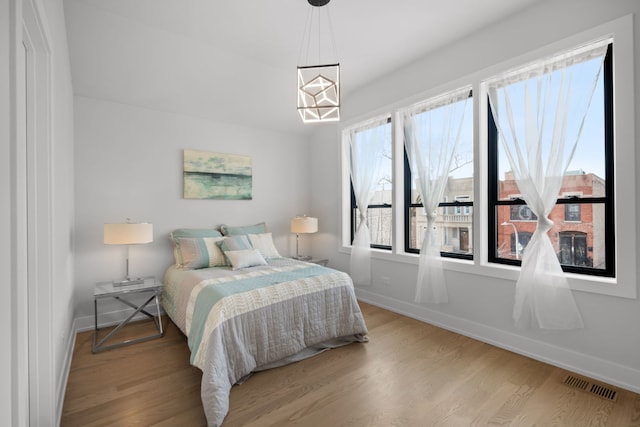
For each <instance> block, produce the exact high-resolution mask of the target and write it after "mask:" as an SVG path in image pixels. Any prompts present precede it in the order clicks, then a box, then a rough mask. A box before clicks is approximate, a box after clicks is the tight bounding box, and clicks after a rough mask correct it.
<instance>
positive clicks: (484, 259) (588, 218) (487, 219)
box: [340, 16, 638, 298]
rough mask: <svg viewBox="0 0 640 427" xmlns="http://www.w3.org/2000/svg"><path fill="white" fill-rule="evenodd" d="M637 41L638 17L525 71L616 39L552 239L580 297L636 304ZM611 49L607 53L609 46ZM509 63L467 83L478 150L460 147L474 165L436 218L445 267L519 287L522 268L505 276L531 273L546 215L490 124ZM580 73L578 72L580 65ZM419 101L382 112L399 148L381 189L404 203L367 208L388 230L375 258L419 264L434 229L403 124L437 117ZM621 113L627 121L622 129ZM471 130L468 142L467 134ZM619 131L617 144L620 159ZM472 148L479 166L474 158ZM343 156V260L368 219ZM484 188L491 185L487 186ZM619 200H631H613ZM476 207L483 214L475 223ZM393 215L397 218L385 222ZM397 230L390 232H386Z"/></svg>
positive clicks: (558, 200) (577, 40)
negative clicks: (493, 90) (497, 79)
mask: <svg viewBox="0 0 640 427" xmlns="http://www.w3.org/2000/svg"><path fill="white" fill-rule="evenodd" d="M610 35H613V36H612V37H611V36H610ZM633 35H634V32H633V19H632V16H626V17H622V18H619V19H616V20H615V21H612V22H610V23H607V24H605V25H602V26H598V28H593V29H590V30H587V31H585V32H582V33H580V34H576V35H575V37H571V38H570V39H563V40H558V41H557V43H554V44H553V45H548V46H543V47H541V48H540V49H538V50H536V51H531V52H526V53H525V52H523V54H524V55H523V57H524V58H525V60H524V61H522V62H521V63H522V64H524V63H525V62H528V63H531V62H530V61H536V60H538V61H537V62H538V63H540V62H541V61H539V59H540V58H546V59H547V60H548V59H551V58H554V56H553V55H554V54H556V53H557V52H558V51H559V50H565V52H570V49H573V50H574V51H575V49H574V48H575V46H577V45H580V46H589V45H590V44H591V42H592V41H593V40H604V38H606V37H611V39H610V42H611V46H610V47H609V51H608V52H607V54H606V57H605V61H604V69H603V71H602V72H601V75H600V78H599V80H598V81H597V86H596V90H595V95H594V96H593V99H592V101H591V107H590V109H589V114H588V115H587V117H586V119H585V123H584V129H583V131H582V138H581V139H580V141H579V143H578V146H577V149H576V155H575V156H574V161H573V162H572V163H571V164H570V165H569V166H568V167H567V168H566V171H565V173H564V177H563V185H562V188H560V189H559V190H558V194H557V195H555V196H553V195H552V196H551V197H550V198H551V199H552V201H553V203H555V205H554V206H553V208H552V209H551V212H550V218H551V219H552V221H553V223H554V225H553V229H552V230H551V231H550V232H549V234H548V237H549V238H550V240H551V244H552V246H553V249H554V252H555V255H556V256H557V259H558V260H560V262H561V264H562V265H563V269H564V270H565V271H566V272H569V273H574V274H568V275H567V277H568V279H569V282H570V286H571V288H572V289H577V290H582V291H587V292H593V293H599V294H606V295H615V296H621V297H627V298H635V297H636V296H637V286H636V284H637V279H636V276H637V270H636V269H635V268H630V267H628V266H632V265H635V262H636V259H637V258H638V256H637V254H638V251H637V247H636V246H637V241H636V239H635V236H636V234H637V232H638V231H637V214H636V212H637V206H638V203H637V200H636V198H637V195H638V189H637V185H636V184H637V183H636V180H635V179H633V177H631V176H629V174H628V173H627V171H630V170H634V168H635V167H636V166H637V165H636V164H635V162H636V159H637V156H636V155H635V154H634V153H635V150H637V149H636V148H635V146H634V144H633V141H636V140H637V137H636V131H635V130H636V126H635V118H636V116H637V114H633V112H634V111H636V110H637V109H636V108H635V98H634V92H633V91H629V90H628V88H629V87H632V86H633V84H634V78H635V75H634V74H633V64H634V49H633V41H634V37H633ZM603 45H606V41H605V42H604V43H603ZM508 63H509V65H504V64H496V65H495V66H492V67H491V69H490V70H488V69H483V70H478V71H475V70H470V74H467V75H466V76H464V77H463V79H464V81H463V84H469V88H471V85H473V87H474V88H475V87H477V88H478V89H477V91H474V95H475V96H474V97H473V98H468V99H469V105H468V110H467V111H468V114H466V115H465V117H466V119H468V120H469V123H468V124H467V125H465V127H464V129H465V130H463V136H461V143H460V147H462V145H463V144H465V143H466V144H467V148H468V149H466V150H461V149H459V150H458V151H459V152H458V153H457V155H456V157H455V158H454V161H457V162H458V163H457V164H459V165H460V164H465V160H468V162H467V163H466V165H465V167H462V168H459V169H457V170H454V171H453V172H452V173H451V174H450V175H449V176H448V180H447V183H446V188H445V191H444V194H443V196H442V198H441V200H440V202H439V203H438V206H437V207H436V208H434V211H435V212H437V217H438V218H437V220H438V221H439V222H438V225H439V227H438V228H439V230H438V235H437V238H438V242H439V243H440V244H441V251H440V254H441V255H442V256H443V258H444V257H446V259H443V266H444V268H445V269H447V270H453V271H460V272H464V273H467V274H470V275H474V274H483V275H484V274H491V275H495V276H496V277H501V278H504V279H507V280H513V279H516V278H517V277H518V271H517V269H513V268H502V267H503V266H504V265H511V266H518V265H520V260H521V259H522V258H521V257H522V255H523V254H525V253H526V251H527V250H531V249H532V248H531V247H530V246H529V243H530V242H529V239H530V238H531V237H533V233H534V230H535V228H536V225H537V221H538V218H537V216H536V215H534V211H536V210H535V209H533V207H531V206H527V204H526V202H525V201H524V199H523V196H522V193H523V192H524V191H522V190H520V189H519V188H518V186H517V185H516V182H515V179H514V175H513V174H509V173H510V172H511V171H510V167H509V162H508V161H507V159H505V158H504V153H503V152H502V149H501V147H500V145H501V142H500V140H499V139H498V134H497V130H496V126H491V125H492V123H493V116H492V115H491V110H490V106H489V102H488V99H487V98H488V97H487V96H486V95H485V94H486V93H487V92H488V91H485V89H486V86H485V84H486V83H487V82H488V81H489V79H492V78H493V77H492V75H493V76H497V75H498V74H499V73H500V75H505V74H506V73H507V72H508V71H507V69H508V68H510V67H512V65H513V64H514V63H513V61H508ZM574 64H575V65H576V66H578V67H579V66H581V61H576V62H575V63H574ZM516 77H518V76H516ZM520 79H521V77H520ZM614 80H615V87H614ZM507 83H509V82H507ZM578 83H579V82H578ZM444 84H445V85H447V86H448V87H449V88H450V89H454V88H456V87H461V86H462V85H461V84H460V80H457V81H456V82H444ZM426 86H427V87H428V83H426ZM442 92H443V91H440V90H439V91H438V92H433V91H430V92H429V93H430V95H429V96H423V97H422V99H426V100H427V101H425V102H423V103H421V104H422V105H423V107H424V106H425V105H426V104H428V101H430V100H433V99H434V96H431V95H436V96H437V95H439V94H440V93H442ZM478 94H481V95H482V96H479V95H478ZM440 98H442V97H440ZM414 101H415V97H413V96H412V97H411V98H410V99H408V100H407V104H406V105H404V106H400V107H397V108H394V109H392V110H390V113H389V114H386V115H384V116H383V115H381V114H377V115H375V116H376V120H378V122H379V124H384V123H380V120H381V119H382V120H383V121H384V120H386V122H388V121H389V120H392V121H393V124H392V127H393V129H392V131H391V133H390V137H391V141H390V142H389V146H390V147H391V148H390V149H389V150H388V151H389V152H392V153H393V156H391V154H386V155H385V156H386V157H385V156H382V157H385V158H386V159H387V160H388V161H389V166H388V167H387V170H392V171H393V174H390V175H389V176H390V177H391V179H390V180H387V181H386V182H385V184H384V191H383V190H382V184H380V185H379V188H378V191H380V192H384V193H387V194H389V196H390V195H391V194H393V199H391V198H387V199H386V201H382V200H383V199H381V198H374V199H373V200H372V202H371V204H368V206H371V212H370V213H369V212H368V213H367V215H368V216H372V217H373V216H378V217H380V219H381V220H380V221H378V222H376V219H375V218H370V221H371V223H372V224H374V226H373V227H372V228H373V229H375V230H382V231H380V232H379V233H378V236H375V235H373V233H374V231H371V232H370V233H368V235H369V234H371V235H372V236H373V238H372V240H371V242H372V244H373V246H374V247H375V248H384V249H385V250H376V251H374V252H373V255H372V256H373V258H377V259H383V260H385V261H389V262H406V263H411V264H415V263H417V262H418V258H417V257H416V256H415V255H416V254H418V253H419V252H420V248H421V247H422V239H423V233H424V226H425V225H426V224H425V212H424V207H423V203H422V202H423V200H422V199H421V198H420V197H419V195H418V189H417V186H416V181H415V178H414V177H413V176H412V175H411V170H410V166H409V163H408V159H407V154H406V151H405V146H406V144H405V140H404V139H403V131H404V130H405V129H404V126H403V125H404V122H403V119H404V116H405V115H406V114H407V113H408V112H413V113H427V115H429V114H428V111H431V110H433V109H437V108H423V109H422V110H418V111H416V105H420V104H414ZM471 103H473V108H472V106H471ZM395 105H398V104H395ZM614 106H615V108H614ZM614 110H615V112H616V113H617V114H616V116H615V120H614V116H613V114H614ZM476 113H477V114H478V117H473V116H472V114H476ZM372 117H373V116H372ZM389 117H390V118H389ZM434 117H435V116H434ZM476 118H477V119H478V120H475V119H476ZM472 119H473V120H472ZM386 122H385V123H386ZM472 123H473V124H472ZM370 125H371V123H369V124H367V123H366V122H364V121H362V120H360V121H357V122H351V123H348V124H347V125H346V127H343V128H342V131H343V133H342V136H343V140H342V142H343V148H345V147H348V137H349V135H348V133H346V132H348V131H352V130H354V129H355V130H356V131H360V132H361V131H363V130H365V128H366V127H367V126H370ZM476 125H479V129H473V128H474V127H475V126H476ZM466 129H468V131H467V130H466ZM467 132H468V136H464V135H465V134H466V133H467ZM614 134H615V136H616V141H617V144H616V147H615V148H616V149H615V151H614V150H613V143H614V141H613V135H614ZM473 144H475V148H474V149H475V154H476V155H479V157H478V159H479V160H480V161H477V160H476V159H473V156H472V153H473V151H472V146H474V145H473ZM465 156H466V157H465ZM342 159H343V163H342V180H341V184H342V185H341V208H342V209H341V221H340V225H341V233H340V237H341V243H342V245H341V251H343V252H344V253H349V252H350V251H351V250H352V247H351V245H352V241H353V233H354V230H355V227H356V225H357V224H358V222H359V219H358V217H357V215H358V213H359V212H358V210H357V209H356V208H355V207H356V203H355V202H354V195H353V189H352V186H351V182H350V176H349V170H350V169H349V161H350V160H349V151H348V150H343V152H342ZM614 166H615V169H614ZM614 178H615V186H614ZM391 181H393V182H391ZM478 184H481V187H480V188H478ZM391 188H393V190H391ZM614 190H615V193H614ZM615 194H618V195H622V197H618V198H615V200H614V196H615ZM480 196H482V198H483V199H482V201H483V202H485V201H486V203H483V205H482V212H481V214H482V215H477V213H478V211H477V208H478V205H477V203H476V200H477V197H480ZM467 197H468V198H467ZM614 201H615V203H616V209H615V210H614ZM392 204H393V205H392ZM474 207H475V208H476V215H473V214H474ZM383 212H386V213H387V214H386V215H383V214H382V213H383ZM467 220H468V222H467ZM445 222H446V223H445ZM622 226H624V230H623V234H622V235H620V236H616V233H617V230H616V229H617V228H619V227H622ZM514 227H515V231H517V237H516V234H515V232H514ZM389 229H391V231H383V230H389ZM479 231H481V232H479ZM396 233H397V234H396ZM578 233H583V234H578ZM582 236H584V237H582ZM629 236H633V237H631V238H629ZM516 242H517V243H518V244H516ZM583 254H584V255H583ZM450 257H457V258H461V259H465V260H467V262H459V260H458V259H454V260H452V259H451V258H450ZM594 276H600V277H594Z"/></svg>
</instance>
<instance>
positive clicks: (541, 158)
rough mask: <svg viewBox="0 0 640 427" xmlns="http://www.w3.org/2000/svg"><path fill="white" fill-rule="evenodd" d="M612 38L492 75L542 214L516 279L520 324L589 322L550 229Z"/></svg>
mask: <svg viewBox="0 0 640 427" xmlns="http://www.w3.org/2000/svg"><path fill="white" fill-rule="evenodd" d="M607 44H608V41H602V42H598V43H595V44H591V45H589V46H585V47H581V48H580V49H575V50H573V51H571V52H567V53H566V54H563V55H560V56H556V57H553V58H550V59H549V60H547V61H544V62H540V63H536V64H533V65H530V66H527V67H523V68H521V69H518V70H515V71H513V72H510V73H506V74H505V75H502V76H498V77H497V78H496V79H495V80H493V81H489V82H487V89H488V93H489V100H490V103H491V109H492V112H493V116H494V119H495V123H496V126H497V128H498V133H499V138H500V141H501V144H502V149H503V152H504V154H505V156H506V158H507V159H508V163H509V166H510V168H511V170H512V171H513V174H514V177H515V180H516V184H517V185H518V189H519V191H520V193H521V194H522V197H523V199H524V200H525V202H526V203H527V205H528V206H529V208H530V209H531V211H532V212H533V213H534V214H535V215H536V216H537V217H538V222H537V225H536V229H535V231H534V233H533V235H532V236H531V240H530V241H529V243H528V244H527V249H526V251H525V253H524V256H523V259H522V267H521V270H520V277H519V279H518V282H517V284H516V294H515V305H514V309H513V318H514V320H515V323H516V325H517V326H519V327H539V328H542V329H577V328H581V327H583V322H582V317H581V315H580V312H579V310H578V308H577V306H576V303H575V301H574V299H573V295H572V293H571V289H570V288H569V284H568V282H567V279H566V277H565V275H564V273H563V271H562V268H561V267H560V262H559V261H558V257H557V256H556V252H555V250H554V248H553V245H552V243H551V240H550V239H549V236H548V235H547V232H548V231H549V230H550V229H551V228H552V227H553V222H552V221H551V220H550V219H549V218H548V215H549V213H550V212H551V209H552V208H553V207H554V205H555V204H556V199H557V198H558V195H559V191H560V188H561V186H562V181H563V175H564V173H565V172H566V170H567V167H568V166H569V163H570V162H571V159H572V157H573V155H574V153H575V150H576V146H577V144H578V141H579V139H580V134H581V131H582V127H583V125H584V120H585V117H586V114H587V111H588V109H589V105H590V103H591V98H592V96H593V93H594V90H595V87H596V83H597V81H598V78H599V75H600V72H601V69H602V60H603V58H604V56H605V54H606V50H607ZM575 64H581V66H580V67H577V66H573V65H575ZM584 82H587V84H586V85H585V84H584ZM585 86H587V87H588V89H587V90H585V89H584V88H585ZM574 87H576V88H580V89H579V90H575V89H574Z"/></svg>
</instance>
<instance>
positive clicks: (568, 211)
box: [564, 204, 582, 222]
mask: <svg viewBox="0 0 640 427" xmlns="http://www.w3.org/2000/svg"><path fill="white" fill-rule="evenodd" d="M581 212H582V205H573V204H571V205H564V220H565V222H580V218H581V214H580V213H581Z"/></svg>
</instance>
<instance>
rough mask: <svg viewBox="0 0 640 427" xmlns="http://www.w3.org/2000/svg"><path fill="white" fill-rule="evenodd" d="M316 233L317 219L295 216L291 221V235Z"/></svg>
mask: <svg viewBox="0 0 640 427" xmlns="http://www.w3.org/2000/svg"><path fill="white" fill-rule="evenodd" d="M316 231H318V218H314V217H311V216H297V217H295V218H293V219H292V220H291V232H292V233H315V232H316Z"/></svg>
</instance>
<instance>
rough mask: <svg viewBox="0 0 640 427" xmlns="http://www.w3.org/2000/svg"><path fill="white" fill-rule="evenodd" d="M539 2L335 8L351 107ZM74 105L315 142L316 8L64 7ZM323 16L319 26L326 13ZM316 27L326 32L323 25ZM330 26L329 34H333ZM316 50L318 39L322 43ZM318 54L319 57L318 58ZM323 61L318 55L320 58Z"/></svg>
mask: <svg viewBox="0 0 640 427" xmlns="http://www.w3.org/2000/svg"><path fill="white" fill-rule="evenodd" d="M536 1H540V0H482V1H479V0H446V1H444V0H397V1H389V0H333V1H332V2H330V3H329V5H328V6H325V7H324V8H322V9H323V10H318V9H315V10H316V12H321V13H320V16H322V17H323V18H322V19H325V18H324V16H325V14H326V12H327V10H326V9H327V8H328V11H329V15H330V19H331V28H332V29H333V35H334V39H335V51H334V49H333V47H332V46H331V45H328V46H324V45H323V46H322V47H321V48H320V52H321V53H322V60H323V61H325V62H331V61H334V60H338V61H339V62H340V66H341V81H342V102H343V103H344V102H348V99H349V94H350V93H353V92H354V91H356V90H357V89H358V88H360V87H362V86H364V85H367V84H369V83H371V82H372V81H374V80H376V79H378V78H380V77H382V76H384V75H386V74H388V73H391V72H393V71H394V70H396V69H399V68H401V67H402V66H404V65H406V64H409V63H412V62H414V61H416V60H417V59H419V58H421V57H423V56H425V55H426V54H428V53H429V52H431V51H434V50H437V49H439V48H441V47H443V46H446V45H447V44H450V43H452V42H454V41H456V40H458V39H460V38H463V37H466V36H468V35H470V34H472V33H473V32H475V31H478V30H480V29H481V28H483V27H486V26H490V25H492V24H494V23H496V22H497V21H500V20H501V19H504V18H505V17H506V16H509V15H511V14H514V13H516V12H518V11H520V10H523V9H525V8H527V7H529V6H531V5H532V4H533V3H535V2H536ZM64 4H65V15H66V23H67V36H68V40H69V53H70V58H71V72H72V78H73V87H74V92H75V94H76V95H79V96H86V97H93V98H100V99H105V100H109V101H114V102H118V103H123V104H129V105H135V106H140V107H145V108H150V109H154V110H160V111H166V112H174V113H178V114H184V115H189V116H193V117H201V118H206V119H212V120H215V121H219V122H226V123H233V124H241V125H244V126H252V127H260V128H268V129H272V130H275V131H281V132H291V133H300V134H308V133H309V132H311V131H312V130H313V129H317V126H322V124H311V125H309V124H307V125H304V124H302V122H301V120H300V118H299V116H298V114H297V111H296V87H295V85H296V66H297V65H310V63H311V62H315V61H313V59H316V58H317V56H316V58H311V59H310V60H309V62H307V61H305V58H304V55H301V45H302V39H303V33H304V32H305V26H306V25H305V23H306V20H307V18H308V16H309V12H310V11H311V9H312V6H310V5H309V4H308V2H307V1H306V0H272V1H267V0H64ZM315 16H318V13H316V15H315ZM316 22H317V21H316ZM328 28H329V26H328V25H327V21H326V19H325V21H321V25H320V33H321V35H323V37H324V38H326V37H327V36H328V35H329V29H328ZM312 40H316V39H312ZM316 49H317V48H316ZM314 50H315V49H314Z"/></svg>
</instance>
